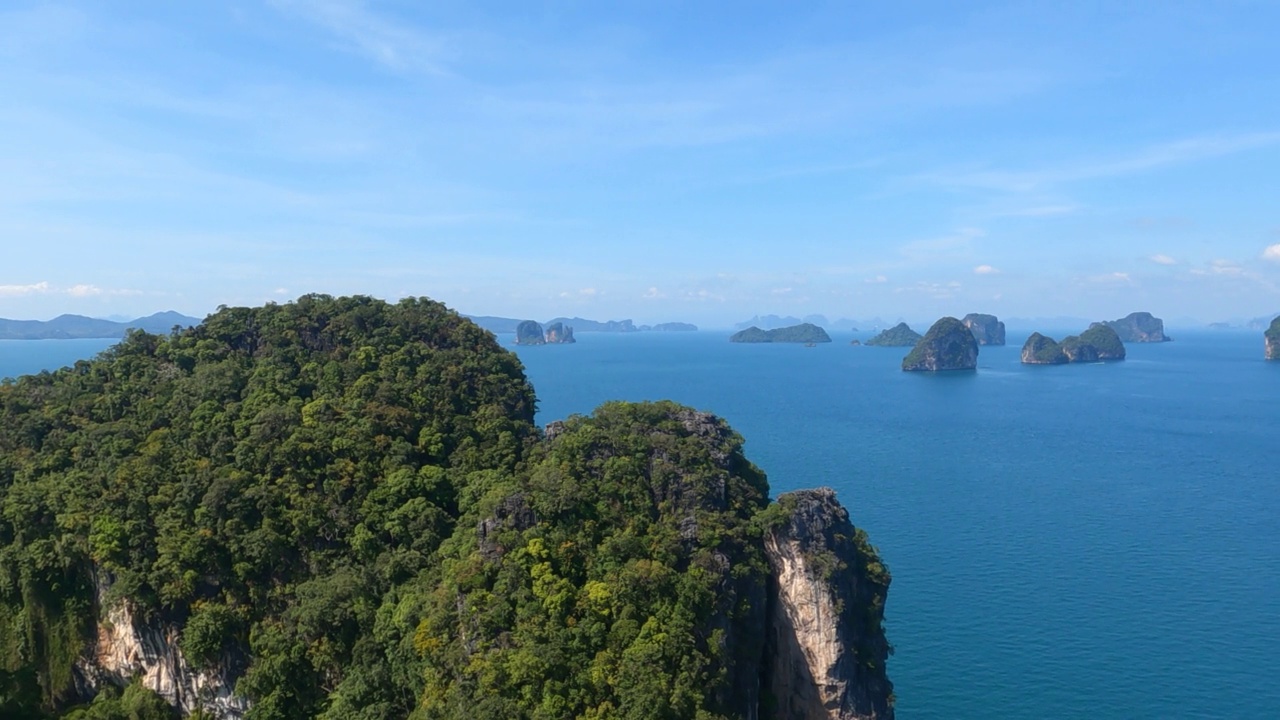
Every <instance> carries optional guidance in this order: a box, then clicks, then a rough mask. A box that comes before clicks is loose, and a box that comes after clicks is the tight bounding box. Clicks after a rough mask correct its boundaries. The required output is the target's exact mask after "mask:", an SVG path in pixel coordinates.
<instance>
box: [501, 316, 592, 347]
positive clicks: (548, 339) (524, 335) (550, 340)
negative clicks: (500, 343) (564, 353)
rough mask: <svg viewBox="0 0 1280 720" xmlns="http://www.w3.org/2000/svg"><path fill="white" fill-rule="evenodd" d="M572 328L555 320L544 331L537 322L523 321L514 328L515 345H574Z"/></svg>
mask: <svg viewBox="0 0 1280 720" xmlns="http://www.w3.org/2000/svg"><path fill="white" fill-rule="evenodd" d="M575 342H577V340H575V339H574V338H573V328H572V327H569V326H568V325H565V324H564V323H563V322H561V321H559V320H557V321H554V322H552V323H550V324H549V325H547V327H546V329H545V330H544V329H543V327H542V324H541V323H539V322H538V321H537V320H525V321H523V322H521V323H520V324H519V325H517V326H516V344H517V345H567V344H569V343H575Z"/></svg>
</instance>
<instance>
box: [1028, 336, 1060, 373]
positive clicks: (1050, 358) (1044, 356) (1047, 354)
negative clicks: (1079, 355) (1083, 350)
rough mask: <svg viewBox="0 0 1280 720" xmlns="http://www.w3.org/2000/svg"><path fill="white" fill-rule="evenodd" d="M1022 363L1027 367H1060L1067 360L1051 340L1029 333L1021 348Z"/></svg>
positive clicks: (1056, 344)
mask: <svg viewBox="0 0 1280 720" xmlns="http://www.w3.org/2000/svg"><path fill="white" fill-rule="evenodd" d="M1022 362H1023V363H1025V364H1028V365H1061V364H1063V363H1066V362H1068V358H1067V354H1066V353H1065V352H1063V350H1062V346H1060V345H1058V343H1056V342H1054V340H1053V338H1050V337H1046V336H1044V335H1041V334H1040V333H1031V337H1029V338H1027V342H1026V343H1025V344H1023V346H1022Z"/></svg>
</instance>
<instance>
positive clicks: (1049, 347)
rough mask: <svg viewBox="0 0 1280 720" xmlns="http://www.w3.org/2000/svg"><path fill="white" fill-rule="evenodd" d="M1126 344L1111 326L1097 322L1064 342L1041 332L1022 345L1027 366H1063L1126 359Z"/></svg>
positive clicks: (1034, 334)
mask: <svg viewBox="0 0 1280 720" xmlns="http://www.w3.org/2000/svg"><path fill="white" fill-rule="evenodd" d="M1125 355H1126V351H1125V347H1124V343H1123V342H1121V341H1120V336H1119V335H1118V334H1117V333H1116V331H1115V330H1113V329H1112V328H1111V326H1109V325H1107V324H1105V323H1094V324H1092V325H1090V326H1089V329H1088V330H1085V331H1084V332H1082V333H1080V334H1079V335H1069V336H1067V337H1065V338H1063V340H1062V342H1061V343H1058V342H1055V341H1054V340H1053V338H1050V337H1046V336H1044V335H1041V334H1040V333H1032V334H1031V337H1029V338H1027V342H1026V343H1025V344H1024V345H1023V346H1022V363H1023V364H1024V365H1062V364H1064V363H1091V362H1100V361H1109V360H1124V359H1125Z"/></svg>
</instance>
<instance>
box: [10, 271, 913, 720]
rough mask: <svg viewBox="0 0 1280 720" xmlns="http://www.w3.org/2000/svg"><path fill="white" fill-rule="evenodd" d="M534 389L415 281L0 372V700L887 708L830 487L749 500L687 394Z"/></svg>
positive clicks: (120, 704)
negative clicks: (74, 359) (1, 380)
mask: <svg viewBox="0 0 1280 720" xmlns="http://www.w3.org/2000/svg"><path fill="white" fill-rule="evenodd" d="M537 402H538V399H537V396H536V394H535V393H534V389H533V387H532V386H531V385H530V383H529V380H528V378H527V377H526V375H525V372H524V368H523V367H522V366H521V363H520V359H519V358H518V357H517V356H516V355H515V354H513V353H511V352H508V351H507V350H506V349H504V348H503V347H501V346H500V345H499V344H498V340H497V338H496V337H495V336H494V334H493V333H490V332H488V331H487V330H484V329H482V328H480V327H479V326H477V325H476V324H474V323H472V322H471V321H469V320H466V319H464V318H462V317H461V316H459V315H458V314H457V313H455V312H453V311H451V310H449V309H448V308H446V307H445V306H444V305H441V304H439V303H436V302H432V301H430V300H428V299H426V298H407V299H405V300H402V301H400V302H399V303H396V304H395V305H391V304H388V303H385V302H383V301H381V300H376V299H373V298H367V297H352V298H333V297H329V296H325V295H308V296H303V297H302V298H299V299H298V300H297V301H296V302H292V303H287V304H279V305H277V304H274V303H273V304H271V305H267V306H265V307H257V308H243V307H236V308H228V307H223V308H222V309H220V310H219V311H218V312H216V313H214V314H212V315H210V316H209V317H208V318H206V319H205V320H204V321H203V322H201V323H200V324H198V325H197V326H196V327H194V328H192V329H189V330H182V331H179V332H177V333H174V334H171V335H151V334H148V333H145V332H137V333H131V334H129V335H128V336H127V337H126V338H125V339H124V340H123V341H122V342H121V343H120V344H119V345H116V346H115V347H114V348H112V349H111V350H110V351H109V352H105V353H102V354H100V355H98V356H97V357H96V358H94V359H91V360H85V361H81V362H80V363H77V365H76V367H75V368H74V369H73V368H63V369H61V370H56V371H53V372H44V373H40V374H39V375H29V376H25V377H20V378H18V379H17V380H15V381H12V382H7V383H5V384H4V386H3V388H0V414H2V415H3V417H4V418H5V422H3V423H0V467H2V468H3V469H2V470H0V501H2V503H0V504H2V505H3V515H2V516H0V518H2V519H0V658H2V659H0V718H4V720H46V719H47V720H53V718H58V717H62V718H65V719H66V720H71V719H73V718H78V719H80V720H91V719H92V720H108V719H110V720H124V719H125V718H129V719H130V720H177V718H178V717H180V716H182V717H189V718H201V720H249V719H254V720H293V719H295V718H328V719H329V720H338V719H339V718H342V719H345V720H351V719H355V718H360V719H364V720H375V719H376V720H386V719H389V718H411V717H412V718H421V719H423V720H426V719H429V718H434V719H439V718H475V719H476V720H482V719H488V718H525V719H530V718H653V719H657V718H664V719H675V718H689V719H692V718H702V719H704V720H714V719H722V720H723V719H727V718H753V719H758V720H787V719H790V718H808V719H811V720H892V718H893V717H894V707H893V704H894V695H893V685H892V683H891V682H890V680H889V677H888V675H887V670H886V663H887V662H888V659H889V654H890V650H891V648H890V645H889V642H888V640H887V638H886V637H885V628H884V612H885V601H886V598H887V593H888V590H889V585H890V580H891V578H890V574H889V571H888V570H887V569H886V567H885V564H884V561H883V560H882V559H881V558H880V556H879V554H878V553H877V552H876V549H875V548H874V547H873V546H872V544H871V542H870V540H869V539H868V537H867V533H866V532H865V531H864V530H863V529H862V528H859V527H857V526H856V525H855V524H854V523H852V522H851V521H850V517H849V513H848V512H847V511H846V510H845V508H844V507H842V506H841V504H840V502H839V500H838V499H837V497H836V493H835V492H834V491H832V490H830V489H817V490H800V491H797V492H789V493H784V494H781V495H779V496H778V497H777V499H776V500H773V499H771V497H772V495H773V493H772V492H771V489H770V485H769V479H768V478H767V477H766V476H765V473H764V472H763V471H762V470H761V469H760V468H758V467H756V466H755V465H754V464H753V463H752V462H751V460H750V459H749V458H748V457H747V456H746V455H744V445H743V443H744V440H743V438H742V436H741V435H739V434H738V433H737V432H735V431H734V430H733V428H732V427H730V426H729V424H728V423H726V422H725V421H724V420H722V419H720V418H718V417H716V416H714V415H711V414H709V413H705V412H699V411H697V410H695V409H692V408H688V407H684V406H681V405H677V404H675V403H672V402H667V401H663V402H651V403H626V402H611V403H606V404H604V405H602V406H600V407H599V408H597V409H596V410H595V411H594V412H592V413H591V414H590V415H586V416H584V415H577V414H575V415H573V416H571V417H570V418H568V419H566V420H564V421H562V422H556V423H552V424H551V425H549V426H547V427H546V428H545V429H543V428H541V427H538V426H537V425H536V424H535V422H534V413H535V411H536V408H537ZM104 408H105V409H109V410H110V411H109V412H104ZM193 408H194V409H193ZM158 423H159V424H163V425H164V427H162V428H160V429H157V426H158V425H157V424H158ZM50 428H56V430H53V431H52V432H49V431H47V429H50ZM785 484H787V485H790V484H791V481H787V482H786V483H785Z"/></svg>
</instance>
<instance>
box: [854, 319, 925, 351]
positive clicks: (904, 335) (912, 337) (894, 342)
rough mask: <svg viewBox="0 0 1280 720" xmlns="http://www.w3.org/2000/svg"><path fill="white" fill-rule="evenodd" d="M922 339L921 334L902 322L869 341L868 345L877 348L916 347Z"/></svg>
mask: <svg viewBox="0 0 1280 720" xmlns="http://www.w3.org/2000/svg"><path fill="white" fill-rule="evenodd" d="M921 337H923V336H922V335H921V334H920V333H918V332H916V331H915V330H912V329H911V328H909V327H907V324H906V323H904V322H900V323H898V324H897V325H894V326H893V327H891V328H889V329H888V330H882V331H881V332H880V334H879V335H876V336H875V337H873V338H871V339H870V340H868V341H867V344H868V345H874V346H876V347H915V345H916V343H918V342H920V338H921Z"/></svg>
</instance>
